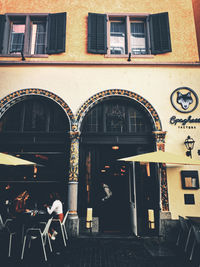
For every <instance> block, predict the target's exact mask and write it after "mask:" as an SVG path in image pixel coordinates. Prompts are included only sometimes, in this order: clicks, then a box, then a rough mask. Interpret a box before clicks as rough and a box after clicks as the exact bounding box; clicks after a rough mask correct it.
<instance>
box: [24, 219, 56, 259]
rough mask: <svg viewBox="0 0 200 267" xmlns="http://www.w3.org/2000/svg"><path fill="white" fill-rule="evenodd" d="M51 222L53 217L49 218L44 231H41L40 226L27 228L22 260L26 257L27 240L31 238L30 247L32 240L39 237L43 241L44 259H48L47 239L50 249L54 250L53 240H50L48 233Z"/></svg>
mask: <svg viewBox="0 0 200 267" xmlns="http://www.w3.org/2000/svg"><path fill="white" fill-rule="evenodd" d="M51 222H52V218H50V219H49V220H48V222H47V223H46V225H45V227H44V230H43V231H41V229H40V228H29V229H27V230H26V234H25V236H24V242H23V246H22V253H21V260H23V258H24V251H25V247H26V243H27V240H28V238H29V248H30V246H31V241H32V240H35V239H38V240H40V241H41V245H42V250H43V254H44V259H45V261H47V254H46V249H45V245H46V241H48V244H49V249H50V251H51V252H52V246H51V241H50V238H49V234H48V232H49V227H50V224H51Z"/></svg>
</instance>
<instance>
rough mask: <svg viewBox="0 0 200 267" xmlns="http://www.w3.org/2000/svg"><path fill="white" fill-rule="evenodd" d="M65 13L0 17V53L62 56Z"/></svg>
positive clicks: (63, 50)
mask: <svg viewBox="0 0 200 267" xmlns="http://www.w3.org/2000/svg"><path fill="white" fill-rule="evenodd" d="M65 35H66V13H56V14H19V15H18V14H6V15H0V53H1V54H4V55H14V54H20V53H23V54H24V55H41V54H54V53H61V52H65V38H66V37H65Z"/></svg>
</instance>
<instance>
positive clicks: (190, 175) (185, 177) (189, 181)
mask: <svg viewBox="0 0 200 267" xmlns="http://www.w3.org/2000/svg"><path fill="white" fill-rule="evenodd" d="M181 182H182V188H183V189H199V176H198V171H181Z"/></svg>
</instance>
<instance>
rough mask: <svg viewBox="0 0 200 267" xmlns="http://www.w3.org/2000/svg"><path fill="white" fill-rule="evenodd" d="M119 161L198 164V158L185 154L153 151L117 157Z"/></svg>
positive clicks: (199, 163) (199, 162)
mask: <svg viewBox="0 0 200 267" xmlns="http://www.w3.org/2000/svg"><path fill="white" fill-rule="evenodd" d="M119 160H121V161H135V162H153V163H168V164H181V165H200V161H199V160H194V159H190V158H188V157H186V156H182V155H177V154H173V153H170V152H163V151H155V152H151V153H145V154H141V155H137V156H131V157H127V158H122V159H119Z"/></svg>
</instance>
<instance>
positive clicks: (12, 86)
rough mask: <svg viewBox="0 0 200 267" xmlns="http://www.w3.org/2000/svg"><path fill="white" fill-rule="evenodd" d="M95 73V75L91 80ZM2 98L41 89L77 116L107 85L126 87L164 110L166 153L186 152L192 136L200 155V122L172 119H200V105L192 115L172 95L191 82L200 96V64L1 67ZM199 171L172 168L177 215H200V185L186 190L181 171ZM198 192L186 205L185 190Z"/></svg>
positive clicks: (171, 192)
mask: <svg viewBox="0 0 200 267" xmlns="http://www.w3.org/2000/svg"><path fill="white" fill-rule="evenodd" d="M91 77H92V78H91ZM0 81H1V84H0V96H1V98H3V97H5V96H7V95H8V94H10V93H12V92H14V91H17V90H20V89H24V88H40V89H44V90H48V91H50V92H52V93H54V94H57V95H58V96H59V97H61V98H62V99H63V100H64V101H65V102H66V103H67V104H68V105H69V107H70V108H71V109H72V111H73V113H74V114H75V113H76V112H77V111H78V109H79V108H80V106H81V105H82V104H84V102H85V101H86V100H87V99H88V98H90V97H91V96H92V95H94V94H96V93H98V92H100V91H103V90H107V89H126V90H130V91H133V92H135V93H137V94H139V95H141V96H142V97H144V98H145V99H146V100H147V101H149V102H150V103H151V104H152V105H153V107H154V108H155V109H156V111H157V112H158V114H159V117H160V120H161V123H162V128H163V130H164V131H167V135H166V151H169V152H174V153H177V154H182V155H183V154H185V152H186V149H185V147H184V140H185V139H186V137H187V136H188V135H190V136H191V137H192V138H194V140H195V147H194V150H193V158H194V159H199V160H200V156H198V155H197V150H198V149H200V139H199V133H200V124H199V125H198V124H196V129H188V128H186V129H180V128H178V126H175V125H170V124H169V120H170V117H171V116H173V115H175V116H177V117H178V118H183V119H184V118H187V117H188V115H192V117H193V118H200V105H198V107H197V109H196V110H195V111H193V112H192V113H189V114H182V113H180V112H177V111H176V110H175V109H174V108H173V107H172V105H171V103H170V95H171V93H172V92H173V91H174V90H175V89H176V88H178V87H182V86H187V87H190V88H191V89H193V90H194V91H195V92H196V93H197V95H198V96H199V95H200V68H199V67H167V66H160V67H150V66H141V67H139V66H137V67H136V66H132V67H129V66H127V67H123V66H121V67H120V66H115V67H112V68H110V67H108V66H107V67H106V66H104V67H103V66H101V67H100V66H99V67H98V66H96V67H95V66H76V67H73V66H59V67H58V66H57V67H56V66H47V67H39V66H32V67H31V66H29V67H28V66H26V67H25V66H21V67H14V66H12V67H0ZM182 169H186V170H188V169H192V170H199V175H200V168H199V167H197V166H185V167H184V166H178V167H170V168H168V170H167V174H168V189H169V203H170V211H171V212H172V218H177V216H178V215H179V214H181V215H193V216H195V215H199V213H200V189H199V190H183V189H182V188H181V177H180V170H182ZM185 193H191V194H193V193H194V195H195V201H196V205H185V204H184V194H185Z"/></svg>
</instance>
